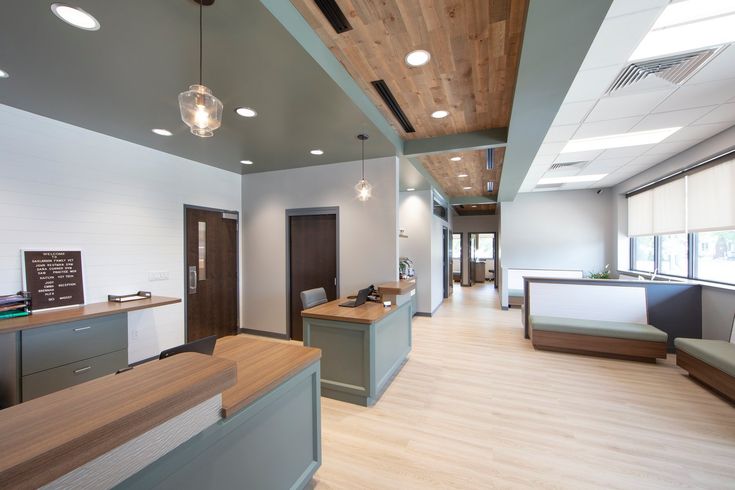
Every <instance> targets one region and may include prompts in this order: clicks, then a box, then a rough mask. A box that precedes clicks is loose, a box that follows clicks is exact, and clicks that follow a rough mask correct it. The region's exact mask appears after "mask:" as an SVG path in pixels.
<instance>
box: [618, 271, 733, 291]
mask: <svg viewBox="0 0 735 490" xmlns="http://www.w3.org/2000/svg"><path fill="white" fill-rule="evenodd" d="M618 274H626V275H629V276H641V277H644V278H645V279H646V280H650V279H651V276H652V275H653V274H651V273H650V272H640V271H631V270H627V269H621V270H618ZM656 279H663V280H666V281H669V282H680V283H683V284H698V285H700V286H703V287H706V288H711V289H722V290H725V291H735V284H720V283H716V282H708V281H699V280H697V279H684V278H682V277H676V276H666V275H663V274H657V275H656Z"/></svg>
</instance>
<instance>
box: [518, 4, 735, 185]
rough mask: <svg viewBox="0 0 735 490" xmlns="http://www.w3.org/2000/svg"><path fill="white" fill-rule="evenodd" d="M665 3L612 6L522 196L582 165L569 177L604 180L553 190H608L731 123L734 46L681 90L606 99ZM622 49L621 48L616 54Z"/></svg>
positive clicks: (626, 91)
mask: <svg viewBox="0 0 735 490" xmlns="http://www.w3.org/2000/svg"><path fill="white" fill-rule="evenodd" d="M668 3H669V2H668V0H650V1H649V0H646V1H643V0H615V1H614V2H613V5H612V6H611V8H610V11H609V12H608V16H607V17H606V19H605V21H604V22H603V25H602V27H601V28H600V31H599V32H598V35H597V37H596V38H595V41H594V42H593V44H592V47H591V48H590V51H589V52H588V54H587V57H586V58H585V61H584V63H583V65H582V68H581V69H580V71H579V73H578V74H577V76H576V77H575V80H574V82H573V84H572V86H571V88H570V90H569V93H568V94H567V96H566V98H565V100H564V103H563V104H562V106H561V107H560V109H559V111H558V113H557V116H556V118H555V119H554V122H553V123H552V126H551V127H550V128H549V131H548V132H547V135H546V138H545V139H544V142H543V144H542V145H541V147H540V148H539V150H538V152H537V155H536V158H535V159H534V161H533V164H532V166H531V170H530V171H529V173H528V174H527V176H526V179H525V180H524V182H523V185H522V186H521V192H531V191H534V190H537V191H541V190H547V189H540V188H539V189H536V188H535V187H536V184H537V182H538V181H539V180H540V179H541V178H543V177H561V176H566V175H570V172H572V170H570V169H568V168H563V169H554V170H550V169H551V166H552V165H554V164H559V163H567V162H573V161H585V160H586V161H587V163H586V164H584V165H578V166H575V170H574V172H576V173H573V174H571V175H593V174H595V175H597V174H608V175H607V176H606V177H604V178H603V179H602V180H600V181H597V182H582V183H568V184H563V185H562V186H560V187H559V188H558V189H584V188H597V187H608V186H612V185H615V184H617V183H619V182H622V181H623V180H625V179H627V178H629V177H631V176H633V175H635V174H637V173H640V172H641V171H643V170H646V169H647V168H650V167H651V166H653V165H655V164H657V163H660V162H661V161H663V160H665V159H666V158H669V157H671V156H673V155H675V154H677V153H680V152H681V151H684V150H686V149H687V148H689V147H691V146H693V145H695V144H697V143H699V142H701V141H703V140H704V139H707V138H710V137H712V136H714V135H715V134H717V133H719V132H721V131H723V130H725V129H727V128H728V127H730V126H732V125H733V124H735V104H734V103H733V102H734V101H735V47H732V46H729V47H726V48H724V49H722V50H721V51H720V52H719V53H718V54H717V56H715V57H714V58H713V59H711V60H710V62H709V63H708V64H706V65H705V66H704V67H702V68H701V69H700V70H699V71H698V72H697V73H695V74H694V76H692V77H691V78H690V79H689V80H687V81H685V83H684V84H682V85H679V86H676V85H673V84H669V82H666V81H664V80H663V79H660V78H658V77H648V78H647V79H646V80H644V82H645V83H640V84H636V85H633V86H628V87H625V88H623V89H621V90H619V91H616V92H614V93H613V94H611V95H605V92H606V91H607V89H608V87H610V85H611V84H612V82H613V80H614V79H615V78H616V76H617V75H618V73H620V71H621V70H622V69H623V68H624V67H625V66H627V65H628V63H629V61H628V58H629V57H630V55H631V53H632V52H633V51H634V50H635V48H636V47H637V45H638V43H639V42H640V40H641V39H643V37H644V36H645V35H646V34H647V32H648V30H649V29H650V27H651V26H652V25H653V23H654V22H655V21H656V19H657V18H658V16H659V14H660V13H661V12H662V11H663V8H664V7H665V6H666V5H668ZM623 47H624V48H625V49H623ZM667 127H681V128H682V129H680V130H679V131H677V132H675V133H673V134H672V135H671V136H669V137H668V138H666V139H665V140H663V141H662V142H660V143H658V144H649V145H640V146H627V147H621V148H611V149H607V150H604V151H597V152H595V151H585V152H577V153H563V152H562V150H563V149H564V146H565V145H566V143H567V142H568V141H570V140H572V139H574V140H578V139H583V138H594V137H600V136H608V135H615V134H624V133H627V132H635V131H649V130H655V129H663V128H667Z"/></svg>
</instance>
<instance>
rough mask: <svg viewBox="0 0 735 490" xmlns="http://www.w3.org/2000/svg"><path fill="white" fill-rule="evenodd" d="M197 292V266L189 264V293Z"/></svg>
mask: <svg viewBox="0 0 735 490" xmlns="http://www.w3.org/2000/svg"><path fill="white" fill-rule="evenodd" d="M196 292H197V266H195V265H190V266H189V294H196Z"/></svg>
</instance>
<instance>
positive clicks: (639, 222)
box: [628, 191, 653, 236]
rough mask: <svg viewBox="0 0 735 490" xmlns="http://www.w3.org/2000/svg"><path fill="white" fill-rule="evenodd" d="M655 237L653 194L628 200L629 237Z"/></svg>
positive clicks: (642, 194) (644, 194) (649, 192)
mask: <svg viewBox="0 0 735 490" xmlns="http://www.w3.org/2000/svg"><path fill="white" fill-rule="evenodd" d="M643 235H653V192H651V191H646V192H641V193H640V194H635V195H633V196H630V197H629V198H628V236H643Z"/></svg>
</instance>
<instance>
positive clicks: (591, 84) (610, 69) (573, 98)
mask: <svg viewBox="0 0 735 490" xmlns="http://www.w3.org/2000/svg"><path fill="white" fill-rule="evenodd" d="M618 72H620V66H619V65H617V64H616V65H612V66H602V67H599V68H589V69H587V70H582V71H580V72H579V73H578V74H577V76H576V77H575V78H574V82H573V83H572V86H571V87H570V88H569V93H568V94H567V97H566V98H565V99H564V101H565V102H579V101H584V100H593V99H597V98H598V97H599V96H600V94H603V93H605V91H606V90H607V89H608V87H609V86H610V84H612V82H613V80H615V77H616V76H617V74H618Z"/></svg>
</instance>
